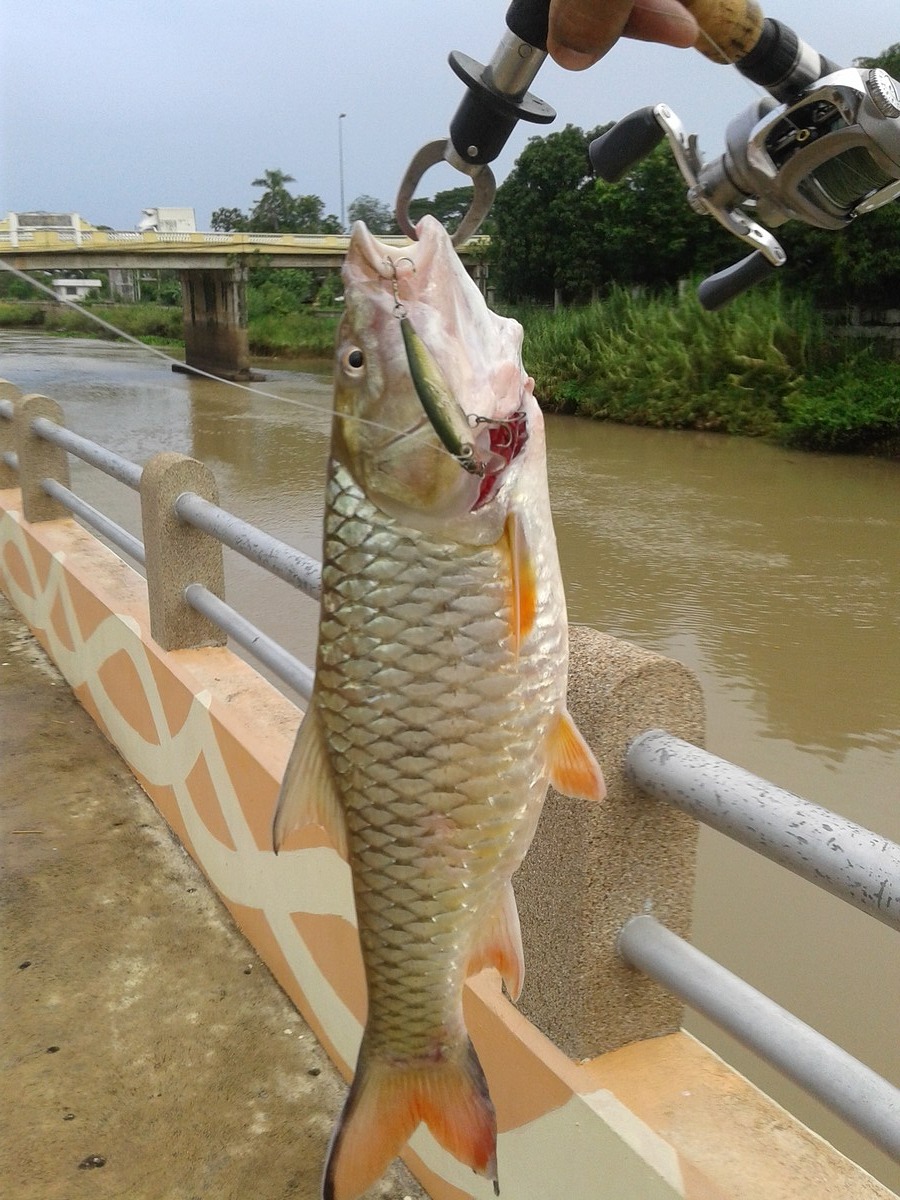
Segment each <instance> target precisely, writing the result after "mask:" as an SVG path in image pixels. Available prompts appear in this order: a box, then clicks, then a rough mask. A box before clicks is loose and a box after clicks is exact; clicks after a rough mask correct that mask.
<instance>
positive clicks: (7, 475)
mask: <svg viewBox="0 0 900 1200" xmlns="http://www.w3.org/2000/svg"><path fill="white" fill-rule="evenodd" d="M21 395H22V393H21V392H20V391H19V389H18V388H17V387H15V385H14V384H12V383H9V382H7V380H5V379H0V400H8V401H10V402H11V403H12V405H13V413H14V414H15V404H16V401H17V400H19V399H20V398H21ZM15 453H16V426H15V421H14V420H10V419H8V418H6V417H4V416H0V489H3V488H17V487H18V486H19V473H18V471H14V470H13V469H12V467H11V466H10V465H9V463H7V462H4V460H3V455H4V454H15Z"/></svg>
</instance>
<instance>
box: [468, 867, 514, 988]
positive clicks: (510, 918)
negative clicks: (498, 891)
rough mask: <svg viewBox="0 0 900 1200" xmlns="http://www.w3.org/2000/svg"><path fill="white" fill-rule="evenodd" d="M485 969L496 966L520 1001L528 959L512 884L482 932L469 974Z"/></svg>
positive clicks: (470, 962) (473, 953) (470, 964)
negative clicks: (524, 952)
mask: <svg viewBox="0 0 900 1200" xmlns="http://www.w3.org/2000/svg"><path fill="white" fill-rule="evenodd" d="M485 967H495V968H496V969H497V970H498V971H499V972H500V975H501V977H502V979H503V982H504V983H505V984H506V990H507V992H509V994H510V996H511V998H512V999H513V1000H518V998H519V996H520V995H521V994H522V985H523V983H524V981H525V956H524V954H523V952H522V930H521V928H520V927H519V910H518V908H517V906H516V897H515V893H514V892H513V887H512V884H511V883H508V884H507V885H506V887H505V888H504V889H503V896H502V898H501V900H500V903H499V904H498V905H497V907H496V909H495V910H494V912H493V913H492V914H491V916H490V917H489V918H488V920H487V921H486V922H485V925H484V927H483V928H482V929H481V931H480V933H479V936H478V940H477V941H476V943H475V948H474V950H473V951H472V956H471V958H470V959H469V964H468V973H469V974H470V975H474V974H475V973H476V972H477V971H482V970H484V968H485Z"/></svg>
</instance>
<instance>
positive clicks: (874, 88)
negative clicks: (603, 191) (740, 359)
mask: <svg viewBox="0 0 900 1200" xmlns="http://www.w3.org/2000/svg"><path fill="white" fill-rule="evenodd" d="M682 3H683V4H684V6H685V8H687V9H689V10H690V12H692V13H693V15H694V17H695V19H696V20H697V23H698V25H699V27H700V37H699V38H698V41H697V43H696V48H697V49H698V50H700V52H701V53H703V54H705V55H706V56H707V57H708V58H711V59H713V61H716V62H720V63H725V64H732V65H734V66H735V67H736V68H737V69H738V71H740V73H741V74H742V75H744V76H745V77H746V78H747V79H748V80H750V81H751V82H753V83H755V84H757V85H759V86H760V87H762V88H764V89H765V91H766V93H767V95H765V96H763V97H762V98H761V99H759V100H757V101H755V102H754V103H753V105H751V106H750V107H749V108H748V109H747V110H746V111H745V112H743V113H741V114H739V115H738V116H737V117H735V118H734V119H733V120H732V121H731V123H730V124H729V126H728V128H727V130H726V135H725V140H726V149H725V152H724V153H723V154H722V155H721V156H720V157H719V158H717V159H714V160H712V161H710V162H709V163H704V162H703V159H702V157H701V155H700V152H699V149H698V145H697V138H696V137H695V136H694V135H688V134H687V133H686V132H685V130H684V128H683V126H682V124H681V122H680V121H679V119H678V117H677V116H676V115H675V113H674V112H673V111H672V110H671V108H669V106H668V105H666V104H656V105H653V106H650V107H647V108H642V109H639V110H638V111H637V112H634V113H631V114H629V115H628V116H626V117H624V118H623V119H622V120H620V121H619V122H617V123H616V124H615V125H614V126H613V127H612V128H611V129H610V130H608V131H607V133H606V134H604V135H603V136H602V137H600V138H598V139H596V140H595V141H594V142H593V143H592V144H591V146H590V151H589V153H590V160H591V165H592V167H593V169H594V172H595V174H596V175H598V176H599V177H600V178H601V179H604V180H605V181H607V182H610V183H615V182H618V181H619V180H620V179H622V178H623V177H624V176H625V175H626V174H627V173H628V171H629V170H631V169H632V168H633V167H634V166H636V164H637V163H638V162H640V161H641V159H643V158H644V157H645V156H646V155H647V154H649V153H650V151H651V150H652V149H653V148H654V147H655V146H656V145H658V144H659V143H660V142H661V141H663V140H664V139H668V142H669V145H670V147H671V149H672V152H673V154H674V157H675V161H676V163H677V164H678V167H679V169H680V171H681V173H682V176H683V177H684V180H685V182H686V184H687V200H688V203H689V204H690V206H691V207H692V208H693V209H694V211H695V212H697V213H698V214H702V215H709V216H712V217H713V218H714V219H715V220H717V221H718V222H719V223H720V224H721V225H723V226H724V228H725V229H727V230H728V231H729V232H730V233H731V234H733V235H734V236H735V237H737V238H739V239H740V240H741V241H743V242H744V243H746V244H747V245H749V246H751V247H752V253H751V254H750V255H748V256H747V257H746V258H743V259H741V260H740V261H739V262H737V263H734V264H732V265H731V266H729V267H727V268H725V270H723V271H720V272H718V273H717V274H715V275H712V276H710V278H709V279H707V280H705V281H704V282H703V283H702V284H701V285H700V291H699V295H700V300H701V303H702V304H703V305H704V306H705V307H706V308H710V309H714V308H718V307H720V306H721V305H722V304H725V303H727V301H729V300H730V299H732V298H733V297H734V296H736V295H738V294H739V293H740V292H742V291H744V290H745V289H746V288H748V287H750V286H751V285H752V284H753V283H755V282H757V281H759V280H761V279H764V278H766V277H767V276H768V275H769V274H770V273H771V271H772V270H773V269H775V268H778V267H781V266H783V265H784V263H785V262H786V261H787V254H786V253H785V251H784V249H783V248H782V246H781V244H780V242H779V241H778V239H777V238H776V237H775V235H774V234H773V233H771V231H770V229H769V228H766V226H769V227H773V228H778V227H779V226H780V225H782V224H784V223H785V222H787V221H789V220H792V219H793V220H799V221H802V222H803V223H804V224H807V225H811V226H814V227H816V228H820V229H832V230H834V229H841V228H843V227H845V226H846V225H848V224H849V223H850V222H852V221H854V220H855V219H856V218H857V217H858V216H861V215H864V214H866V213H869V212H872V211H874V210H875V209H877V208H880V207H881V206H882V205H884V204H887V203H889V202H890V201H892V200H894V199H896V198H897V197H898V196H900V83H898V81H897V80H895V79H893V78H892V77H891V76H890V75H889V74H888V73H887V71H884V70H882V69H881V68H872V69H867V68H857V67H841V66H839V65H838V64H836V63H834V62H832V61H831V60H830V59H828V58H826V57H825V56H824V55H822V54H820V53H819V52H818V51H816V50H814V49H812V47H810V46H809V45H807V43H806V42H804V41H803V40H802V39H801V38H800V37H799V36H798V35H797V34H796V33H795V32H794V31H793V30H792V29H790V28H789V27H788V26H787V25H785V24H783V23H782V22H780V21H776V20H773V19H771V18H769V17H765V16H764V15H763V13H762V10H761V9H760V7H759V5H758V4H757V3H756V0H682ZM548 13H549V0H514V3H513V4H512V5H510V8H509V10H508V12H507V33H506V34H505V35H504V37H503V38H502V40H501V42H500V44H499V45H498V47H497V50H496V51H495V53H494V56H493V57H492V58H491V60H490V62H489V63H488V64H487V66H486V67H482V66H481V65H480V64H479V63H476V62H475V61H474V60H472V59H469V58H467V57H466V56H464V55H460V54H458V52H456V51H454V52H453V54H451V56H450V65H451V67H452V68H453V69H454V71H455V72H456V74H457V75H459V76H460V78H462V79H463V82H465V83H466V86H467V88H468V93H467V95H466V96H465V97H464V99H463V102H462V104H461V105H460V107H459V109H458V110H457V113H456V115H455V116H454V118H453V121H452V122H451V126H450V137H449V138H448V139H446V140H445V141H438V142H432V143H429V145H427V146H425V147H423V149H422V150H420V151H419V153H418V154H417V155H416V156H415V157H414V158H413V160H412V162H411V163H410V165H409V168H408V169H407V172H406V175H405V176H404V179H403V182H402V183H401V186H400V190H399V193H398V197H397V220H398V223H399V225H400V227H401V229H403V230H404V232H405V233H407V235H408V236H410V237H412V238H415V227H414V226H413V224H412V222H411V220H410V217H409V203H410V201H411V199H412V197H413V195H414V194H415V190H416V187H417V186H418V184H419V182H420V180H421V177H422V175H423V174H424V172H425V171H426V170H427V169H428V168H429V167H430V166H433V165H434V164H435V163H436V162H440V161H442V160H443V161H446V162H448V163H450V164H451V165H452V166H455V167H456V168H457V169H458V170H460V171H462V172H464V173H465V174H467V175H469V176H470V178H471V179H472V181H473V184H474V194H473V199H472V203H471V205H470V207H469V210H468V212H467V213H466V215H465V216H464V218H463V220H462V222H461V223H460V225H459V227H458V228H457V230H456V232H455V234H454V238H453V240H454V243H455V244H459V243H460V242H462V241H464V240H465V239H466V238H468V237H471V236H472V234H473V233H474V232H475V231H476V230H477V229H478V227H479V226H480V224H481V222H482V221H483V220H484V218H485V217H486V216H487V213H488V212H489V210H490V207H491V203H492V202H493V198H494V193H495V190H496V185H495V182H494V178H493V174H492V173H491V171H490V167H489V166H488V165H487V164H488V163H490V162H491V161H493V159H495V158H496V157H497V155H498V154H499V153H500V151H501V150H502V149H503V146H504V145H505V144H506V142H507V140H508V138H509V136H510V134H511V133H512V130H513V129H514V128H515V125H516V123H517V122H518V120H520V119H522V120H529V121H539V122H549V121H552V120H553V119H554V116H555V114H554V113H553V110H552V109H551V108H550V107H549V105H546V104H545V103H544V102H543V101H539V100H537V99H536V98H535V97H534V96H532V95H531V94H530V93H529V92H528V90H527V89H528V87H529V86H530V85H531V83H532V82H533V80H534V78H535V76H536V74H537V72H538V70H539V69H540V67H541V65H542V64H543V62H544V60H545V59H546V57H547V54H546V47H547V20H548ZM763 223H764V224H763Z"/></svg>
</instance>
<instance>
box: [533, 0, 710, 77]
mask: <svg viewBox="0 0 900 1200" xmlns="http://www.w3.org/2000/svg"><path fill="white" fill-rule="evenodd" d="M698 33H699V29H698V26H697V22H696V21H695V20H694V18H693V17H692V16H691V14H690V13H689V12H688V10H687V9H686V8H685V7H684V6H683V5H681V4H679V3H678V0H551V2H550V29H549V33H548V36H547V49H548V51H549V52H550V56H551V58H553V59H554V61H556V62H558V63H559V65H560V66H561V67H566V68H567V69H568V70H570V71H583V70H584V69H585V67H590V66H592V65H593V64H594V63H595V62H597V60H598V59H600V58H602V57H603V55H604V54H606V52H607V51H608V50H609V49H610V48H611V47H612V46H613V45H614V44H615V43H616V42H617V41H618V40H619V38H620V37H631V38H637V39H639V40H640V41H644V42H665V43H666V44H667V45H670V46H679V47H687V46H693V44H694V42H695V41H696V40H697V36H698Z"/></svg>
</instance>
